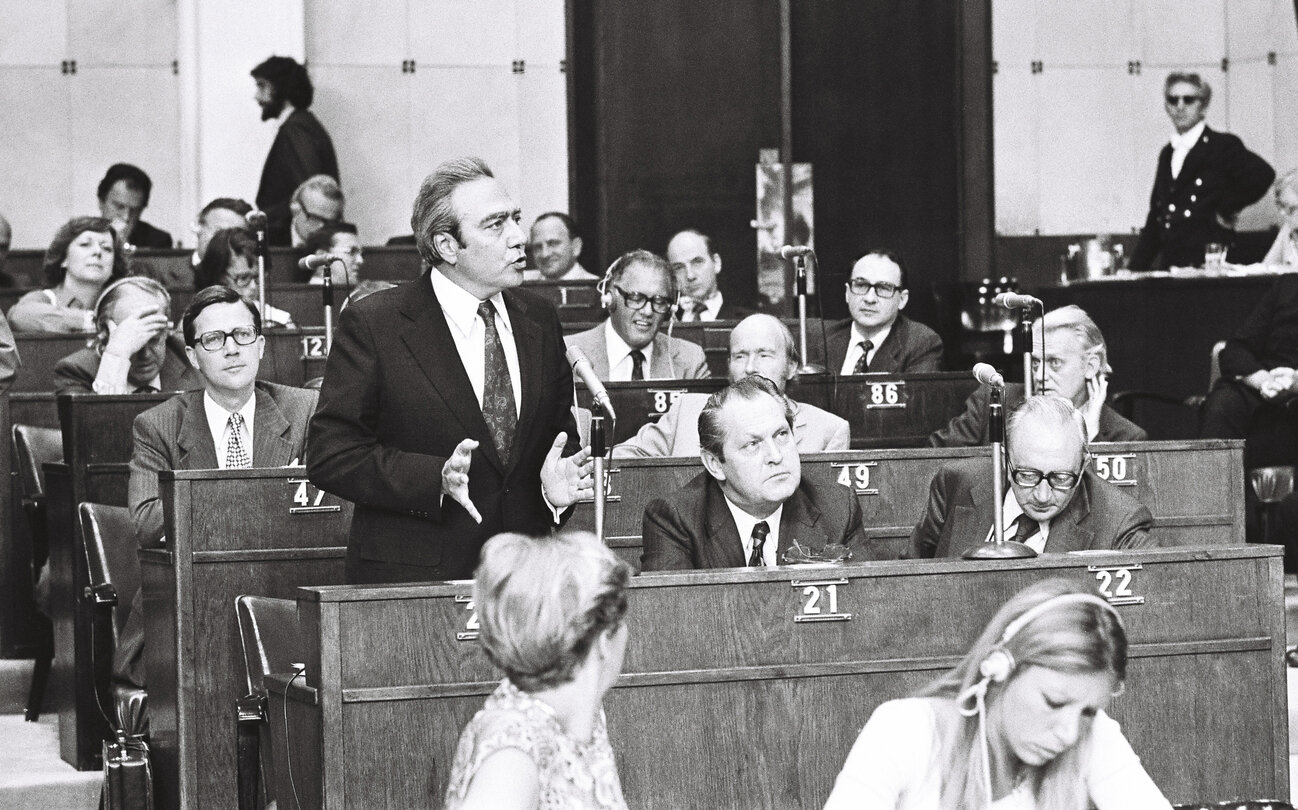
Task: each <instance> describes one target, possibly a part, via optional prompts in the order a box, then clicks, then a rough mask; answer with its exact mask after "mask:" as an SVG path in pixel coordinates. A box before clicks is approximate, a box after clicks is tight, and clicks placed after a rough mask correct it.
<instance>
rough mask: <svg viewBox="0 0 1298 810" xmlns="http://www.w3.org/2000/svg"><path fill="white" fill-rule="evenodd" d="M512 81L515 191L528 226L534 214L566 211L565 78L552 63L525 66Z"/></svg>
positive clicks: (566, 119)
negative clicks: (515, 89)
mask: <svg viewBox="0 0 1298 810" xmlns="http://www.w3.org/2000/svg"><path fill="white" fill-rule="evenodd" d="M518 78H519V92H518V133H519V135H518V151H519V174H520V180H519V186H518V188H517V189H516V193H517V195H518V200H519V203H520V204H521V205H522V207H523V218H524V220H525V221H526V222H527V224H528V225H530V224H531V222H532V220H533V219H535V218H536V215H537V214H541V213H544V212H546V211H567V210H568V117H567V116H568V104H567V98H568V94H567V76H566V75H565V74H564V73H561V72H560V71H559V66H558V65H557V64H551V65H547V66H541V65H533V64H532V63H530V62H529V63H528V66H527V72H526V73H525V74H523V75H522V76H519V77H518Z"/></svg>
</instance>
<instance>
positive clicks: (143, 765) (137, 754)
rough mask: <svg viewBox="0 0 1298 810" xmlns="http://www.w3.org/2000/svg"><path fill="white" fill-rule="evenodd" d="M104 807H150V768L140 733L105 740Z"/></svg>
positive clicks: (126, 809) (134, 809)
mask: <svg viewBox="0 0 1298 810" xmlns="http://www.w3.org/2000/svg"><path fill="white" fill-rule="evenodd" d="M103 807H104V810H153V768H152V766H151V765H150V764H149V744H148V743H147V742H145V741H144V738H143V737H137V736H129V737H128V736H126V735H121V736H119V737H118V738H117V739H116V740H104V801H103Z"/></svg>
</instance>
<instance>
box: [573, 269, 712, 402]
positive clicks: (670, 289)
mask: <svg viewBox="0 0 1298 810" xmlns="http://www.w3.org/2000/svg"><path fill="white" fill-rule="evenodd" d="M600 292H601V293H603V298H602V301H603V303H604V308H605V309H607V310H608V318H607V319H606V320H605V321H604V323H602V324H600V325H599V326H596V327H595V328H593V329H587V330H586V331H585V332H578V333H577V334H575V335H567V336H566V337H564V342H566V343H567V344H568V345H569V346H576V347H577V348H579V349H581V350H582V352H583V353H584V354H585V355H586V357H587V358H589V360H590V364H591V367H592V368H594V369H595V373H596V374H597V375H598V376H599V378H600V379H601V380H605V381H609V382H625V381H628V380H695V379H699V378H701V377H708V376H711V375H710V373H709V371H708V363H707V358H706V357H704V355H703V349H702V347H700V346H699V345H697V344H695V343H691V342H690V341H688V340H681V339H680V338H674V337H668V336H667V335H664V334H660V333H659V331H658V330H659V328H660V327H661V326H662V325H663V323H664V322H665V321H667V320H669V319H670V318H671V313H672V308H673V307H674V306H675V305H676V280H675V278H674V277H673V276H672V271H671V267H669V266H668V264H667V260H666V259H664V258H663V257H661V256H658V255H656V254H653V253H650V252H649V251H647V250H633V251H631V252H630V253H625V254H623V255H622V257H621V258H619V259H618V260H617V261H616V262H614V263H613V266H612V267H610V268H609V271H608V274H607V275H606V276H605V277H604V279H603V280H602V281H601V282H600Z"/></svg>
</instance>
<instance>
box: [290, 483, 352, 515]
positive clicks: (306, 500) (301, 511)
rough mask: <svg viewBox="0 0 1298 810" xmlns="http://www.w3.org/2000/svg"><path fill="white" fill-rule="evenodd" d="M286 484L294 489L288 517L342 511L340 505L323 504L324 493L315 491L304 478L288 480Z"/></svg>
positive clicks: (320, 490) (312, 485)
mask: <svg viewBox="0 0 1298 810" xmlns="http://www.w3.org/2000/svg"><path fill="white" fill-rule="evenodd" d="M288 483H289V484H290V485H291V486H293V487H294V489H293V499H292V505H291V506H289V508H288V513H289V514H290V515H319V514H323V513H327V512H341V511H342V510H343V508H342V506H341V505H340V504H336V503H334V504H327V503H325V502H324V497H325V491H324V490H323V489H317V488H316V487H315V485H314V484H312V483H311V482H310V481H308V480H306V479H305V478H290V479H288Z"/></svg>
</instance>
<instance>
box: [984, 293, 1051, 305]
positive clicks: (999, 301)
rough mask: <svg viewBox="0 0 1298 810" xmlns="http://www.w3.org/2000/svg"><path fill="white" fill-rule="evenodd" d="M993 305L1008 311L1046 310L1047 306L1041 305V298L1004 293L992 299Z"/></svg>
mask: <svg viewBox="0 0 1298 810" xmlns="http://www.w3.org/2000/svg"><path fill="white" fill-rule="evenodd" d="M992 303H993V304H995V305H996V306H998V307H1005V308H1006V309H1032V308H1034V307H1035V308H1036V309H1045V304H1043V303H1041V299H1040V298H1035V297H1033V296H1031V295H1023V294H1021V293H1012V292H1003V293H1000V294H998V295H997V296H996V297H995V298H993V299H992Z"/></svg>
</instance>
